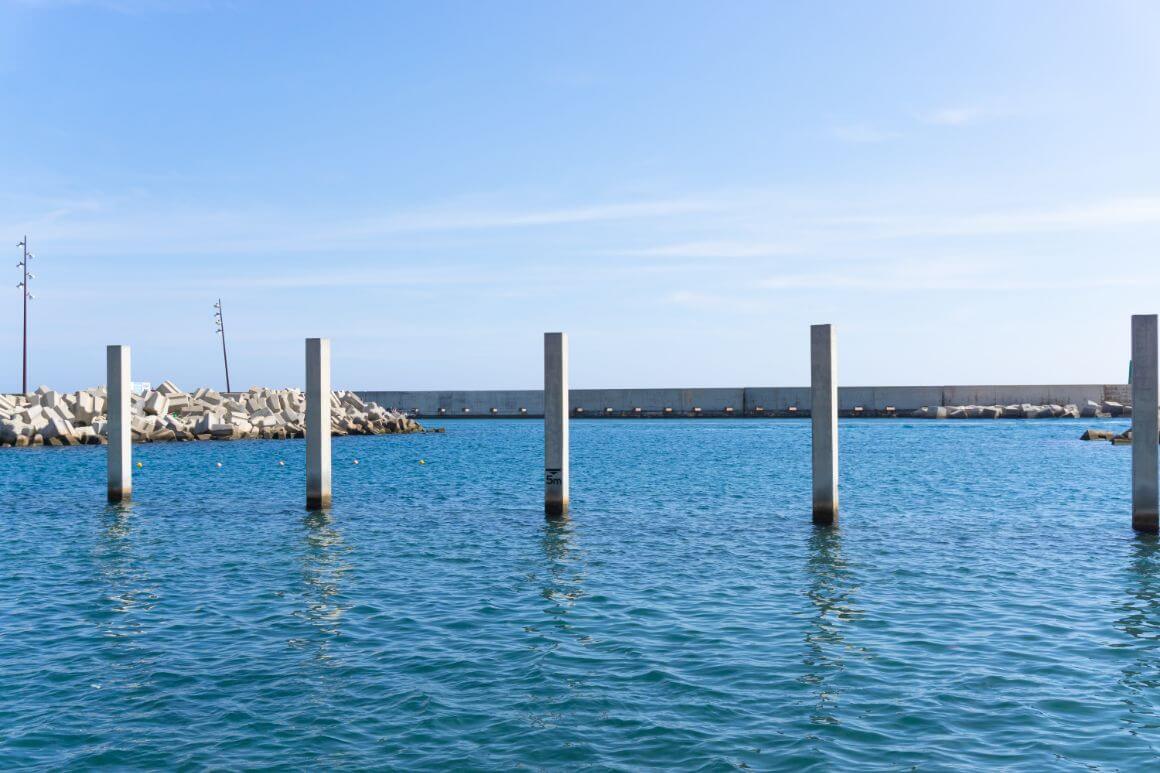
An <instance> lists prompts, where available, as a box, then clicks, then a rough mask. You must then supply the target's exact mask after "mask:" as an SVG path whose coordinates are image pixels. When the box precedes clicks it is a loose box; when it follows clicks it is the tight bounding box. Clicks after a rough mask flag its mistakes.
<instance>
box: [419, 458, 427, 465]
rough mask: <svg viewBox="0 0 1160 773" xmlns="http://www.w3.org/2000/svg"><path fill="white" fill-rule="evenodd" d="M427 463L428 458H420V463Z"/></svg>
mask: <svg viewBox="0 0 1160 773" xmlns="http://www.w3.org/2000/svg"><path fill="white" fill-rule="evenodd" d="M426 463H427V460H426V459H420V460H419V464H426Z"/></svg>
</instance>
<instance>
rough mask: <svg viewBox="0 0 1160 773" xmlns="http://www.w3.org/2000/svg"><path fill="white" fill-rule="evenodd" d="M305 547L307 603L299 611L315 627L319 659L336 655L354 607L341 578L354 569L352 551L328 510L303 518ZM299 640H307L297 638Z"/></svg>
mask: <svg viewBox="0 0 1160 773" xmlns="http://www.w3.org/2000/svg"><path fill="white" fill-rule="evenodd" d="M303 525H304V526H305V532H304V534H303V550H302V554H301V558H300V561H301V565H302V580H303V583H304V586H303V601H304V607H303V609H302V611H301V612H300V613H298V614H299V616H300V617H302V618H303V619H305V620H306V621H307V622H308V623H310V625H311V626H313V628H314V629H315V632H316V633H317V634H318V635H317V636H315V637H313V638H314V644H315V645H316V650H315V652H314V657H315V659H317V660H319V661H329V660H331V659H332V657H333V656H332V654H331V644H332V641H333V639H334V638H335V637H337V636H339V635H341V628H340V623H341V622H342V616H343V613H345V612H346V610H347V609H349V608H350V604H349V602H345V603H344V601H343V597H342V587H341V581H342V579H343V575H345V574H346V573H347V572H348V571H349V570H350V568H351V567H350V564H349V563H347V561H346V554H347V553H348V552H349V551H350V549H351V548H350V546H348V545H347V544H346V543H345V542H344V541H343V537H342V533H341V532H339V531H338V530H337V529H336V528H335V527H334V524H333V521H332V519H331V516H330V513H329V512H328V511H325V510H320V511H315V512H311V513H309V514H307V515H306V516H305V518H304V519H303ZM295 643H297V644H304V643H305V642H302V641H296V642H295Z"/></svg>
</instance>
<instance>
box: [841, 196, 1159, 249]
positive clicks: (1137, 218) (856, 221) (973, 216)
mask: <svg viewBox="0 0 1160 773" xmlns="http://www.w3.org/2000/svg"><path fill="white" fill-rule="evenodd" d="M828 222H830V223H831V224H833V225H836V226H855V227H859V228H861V229H864V230H863V231H862V235H863V236H866V237H870V238H876V239H898V238H911V237H928V236H996V235H1003V234H1023V233H1047V232H1059V233H1066V232H1071V231H1087V230H1099V229H1106V228H1119V227H1126V226H1151V225H1160V197H1155V196H1153V197H1148V196H1142V197H1125V198H1114V199H1109V200H1107V201H1097V202H1089V203H1085V204H1070V205H1061V206H1058V207H1054V208H1050V209H1039V210H1022V211H1014V212H996V211H981V212H974V213H964V214H951V215H947V214H944V213H922V212H914V213H911V214H903V215H895V214H884V215H851V216H841V217H837V218H833V219H831V220H829V221H828Z"/></svg>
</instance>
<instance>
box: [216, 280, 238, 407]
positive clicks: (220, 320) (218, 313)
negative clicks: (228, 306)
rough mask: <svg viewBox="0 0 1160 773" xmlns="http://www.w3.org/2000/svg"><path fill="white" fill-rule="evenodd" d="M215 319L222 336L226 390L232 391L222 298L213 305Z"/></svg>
mask: <svg viewBox="0 0 1160 773" xmlns="http://www.w3.org/2000/svg"><path fill="white" fill-rule="evenodd" d="M213 307H214V309H215V311H214V315H213V316H214V321H215V322H216V323H217V332H218V333H219V334H220V335H221V337H222V363H223V364H224V365H225V366H226V391H227V392H231V391H233V390H231V389H230V358H229V357H228V356H227V355H226V323H225V320H224V319H223V318H222V299H221V298H218V301H217V303H215V304H214V305H213Z"/></svg>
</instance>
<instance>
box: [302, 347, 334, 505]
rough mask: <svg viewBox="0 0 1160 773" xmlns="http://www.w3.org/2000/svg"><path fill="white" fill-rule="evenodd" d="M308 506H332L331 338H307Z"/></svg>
mask: <svg viewBox="0 0 1160 773" xmlns="http://www.w3.org/2000/svg"><path fill="white" fill-rule="evenodd" d="M306 507H307V508H309V509H311V510H320V509H322V508H326V507H330V339H329V338H307V339H306Z"/></svg>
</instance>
